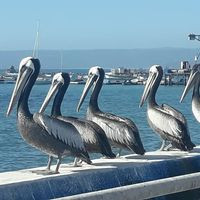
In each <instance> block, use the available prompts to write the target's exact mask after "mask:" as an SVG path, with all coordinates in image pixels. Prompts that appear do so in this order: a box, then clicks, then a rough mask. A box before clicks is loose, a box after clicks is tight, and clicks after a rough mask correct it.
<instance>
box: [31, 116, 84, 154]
mask: <svg viewBox="0 0 200 200" xmlns="http://www.w3.org/2000/svg"><path fill="white" fill-rule="evenodd" d="M33 119H34V121H35V122H36V123H37V124H38V125H39V126H41V127H42V128H43V129H45V130H46V132H47V133H48V134H49V135H51V136H53V137H55V138H56V139H58V140H60V141H62V142H63V143H65V144H66V145H68V146H70V147H72V148H76V149H79V150H81V151H85V147H84V145H83V141H82V139H81V136H80V134H79V133H78V131H77V129H76V128H75V127H74V126H73V125H72V124H70V123H66V122H63V121H60V120H57V119H55V118H52V117H49V116H47V115H44V114H40V113H35V114H34V115H33Z"/></svg>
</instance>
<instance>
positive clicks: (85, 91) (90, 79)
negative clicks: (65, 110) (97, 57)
mask: <svg viewBox="0 0 200 200" xmlns="http://www.w3.org/2000/svg"><path fill="white" fill-rule="evenodd" d="M96 76H97V75H95V74H94V75H92V76H91V77H88V79H87V82H86V84H85V87H84V89H83V92H82V95H81V98H80V100H79V103H78V106H77V109H76V110H77V112H79V110H80V107H81V105H82V104H83V101H84V100H85V97H86V96H87V94H88V92H89V90H90V88H91V87H92V85H93V83H94V82H95V80H96Z"/></svg>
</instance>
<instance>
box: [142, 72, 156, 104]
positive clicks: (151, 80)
mask: <svg viewBox="0 0 200 200" xmlns="http://www.w3.org/2000/svg"><path fill="white" fill-rule="evenodd" d="M156 76H157V74H156V73H150V74H149V77H148V79H147V82H146V85H145V88H144V92H143V94H142V98H141V100H140V105H139V107H140V108H141V107H142V106H143V104H144V102H145V101H146V99H147V97H148V96H149V92H150V90H151V88H152V85H153V84H154V81H155V78H156Z"/></svg>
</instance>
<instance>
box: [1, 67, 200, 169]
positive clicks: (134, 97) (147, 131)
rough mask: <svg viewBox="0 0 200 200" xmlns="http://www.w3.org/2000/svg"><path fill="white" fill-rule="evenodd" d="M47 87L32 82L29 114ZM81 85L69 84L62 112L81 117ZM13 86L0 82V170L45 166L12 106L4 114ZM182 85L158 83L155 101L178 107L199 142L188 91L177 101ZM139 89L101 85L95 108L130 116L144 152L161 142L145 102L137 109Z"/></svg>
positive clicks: (136, 87) (84, 110) (84, 108)
mask: <svg viewBox="0 0 200 200" xmlns="http://www.w3.org/2000/svg"><path fill="white" fill-rule="evenodd" d="M54 71H55V70H54ZM63 71H64V70H63ZM66 71H68V72H69V71H72V70H66ZM73 71H74V70H73ZM74 72H82V73H83V72H86V70H81V71H80V70H79V71H78V70H75V71H74ZM49 87H50V85H35V86H34V87H33V90H32V92H31V95H30V98H29V108H30V110H31V112H32V113H34V112H37V111H38V110H39V108H40V106H41V104H42V102H43V100H44V98H45V96H46V94H47V91H48V89H49ZM83 87H84V85H70V87H69V89H68V91H67V93H66V95H65V99H64V101H63V104H62V113H63V115H66V116H67V115H69V116H76V117H82V118H84V116H85V113H86V108H87V105H88V99H89V98H86V100H85V102H84V104H83V106H82V108H81V110H80V112H79V113H77V112H76V106H77V104H78V101H79V98H80V95H81V93H82V90H83ZM13 88H14V84H0V172H4V171H11V170H18V169H24V168H31V167H38V166H46V164H47V160H48V156H47V155H45V154H44V153H42V152H40V151H38V150H36V149H35V148H33V147H31V146H29V145H28V144H27V143H26V142H25V141H24V140H23V139H22V138H21V136H20V134H19V132H18V128H17V125H16V107H15V108H14V110H13V112H12V113H11V115H10V116H9V117H6V111H7V107H8V103H9V100H10V97H11V93H12V91H13ZM183 88H184V87H183V86H160V87H159V90H158V92H157V102H158V103H159V104H162V103H167V104H169V105H171V106H173V107H175V108H177V109H178V110H180V111H181V112H182V113H183V114H184V115H185V117H186V118H187V120H188V126H189V130H190V134H191V137H192V141H193V142H194V143H195V144H200V124H199V123H198V122H197V121H196V120H195V118H194V116H193V114H192V111H191V93H190V94H189V95H188V96H187V97H186V99H185V100H184V102H183V103H182V104H181V103H179V99H180V96H181V93H182V91H183ZM143 89H144V86H131V85H104V86H103V88H102V90H101V93H100V96H99V107H100V108H101V110H102V111H105V112H111V113H113V114H117V115H119V116H125V117H129V118H130V119H132V120H133V121H134V122H135V123H136V125H137V127H138V129H139V131H140V135H141V138H142V142H143V144H144V147H145V149H146V151H154V150H157V149H158V148H159V147H160V145H161V141H160V138H159V136H158V135H157V134H155V133H154V132H153V131H152V130H151V128H150V127H149V125H148V123H147V119H146V104H145V105H144V106H143V107H142V108H139V101H140V98H141V95H142V93H143ZM88 97H89V95H88ZM51 105H52V104H49V106H48V109H47V110H46V113H47V114H49V113H50V109H51ZM123 153H124V154H128V153H131V152H123ZM98 157H101V155H100V154H93V155H91V158H98ZM72 160H73V158H65V159H64V160H63V163H67V162H72Z"/></svg>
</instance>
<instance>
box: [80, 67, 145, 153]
mask: <svg viewBox="0 0 200 200" xmlns="http://www.w3.org/2000/svg"><path fill="white" fill-rule="evenodd" d="M104 74H105V73H104V70H103V69H102V68H101V67H98V66H96V67H92V68H91V69H90V70H89V73H88V80H87V82H86V85H85V88H84V90H83V93H82V96H81V98H80V101H79V104H78V107H77V111H79V109H80V107H81V105H82V103H83V101H84V99H85V97H86V95H87V93H88V91H89V89H90V88H91V86H92V85H94V88H93V91H92V95H91V97H90V102H89V107H88V110H87V119H88V120H92V121H94V122H96V123H97V124H98V125H100V126H101V127H102V128H103V130H104V131H105V133H106V136H107V138H108V139H109V141H110V143H111V144H112V145H113V146H115V147H119V148H120V151H119V154H118V155H120V153H121V150H122V148H125V149H128V150H132V151H134V152H135V153H137V154H141V155H143V154H144V153H145V150H144V147H143V144H142V142H141V139H140V136H139V132H138V129H137V127H136V125H135V124H134V123H133V122H132V121H131V120H130V119H128V118H122V117H119V116H116V115H113V114H110V113H105V112H102V111H101V110H100V109H99V106H98V96H99V92H100V90H101V87H102V84H103V80H104Z"/></svg>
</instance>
